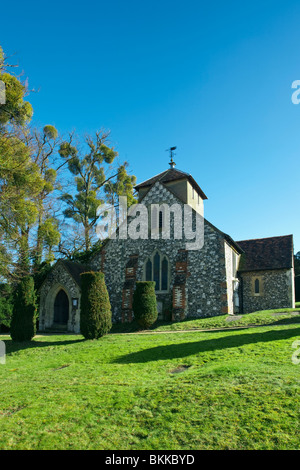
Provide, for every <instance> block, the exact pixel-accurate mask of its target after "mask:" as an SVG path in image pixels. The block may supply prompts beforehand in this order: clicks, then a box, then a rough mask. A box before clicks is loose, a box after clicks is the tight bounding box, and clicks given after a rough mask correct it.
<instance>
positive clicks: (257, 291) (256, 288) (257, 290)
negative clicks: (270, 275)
mask: <svg viewBox="0 0 300 470" xmlns="http://www.w3.org/2000/svg"><path fill="white" fill-rule="evenodd" d="M254 294H260V285H259V279H255V281H254Z"/></svg>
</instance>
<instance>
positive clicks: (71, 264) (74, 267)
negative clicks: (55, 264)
mask: <svg viewBox="0 0 300 470" xmlns="http://www.w3.org/2000/svg"><path fill="white" fill-rule="evenodd" d="M60 263H61V264H63V265H64V266H65V268H66V269H67V270H68V271H69V273H70V274H71V276H72V278H73V279H74V281H75V282H76V283H77V284H78V285H79V286H80V284H81V282H80V274H81V273H84V272H87V271H90V270H91V269H90V268H89V267H88V266H86V265H84V264H80V263H76V261H68V260H65V259H64V260H61V261H60Z"/></svg>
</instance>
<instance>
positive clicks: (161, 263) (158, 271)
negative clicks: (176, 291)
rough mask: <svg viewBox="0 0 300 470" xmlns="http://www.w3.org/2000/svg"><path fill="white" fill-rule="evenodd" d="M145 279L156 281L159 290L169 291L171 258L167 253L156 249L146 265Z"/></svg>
mask: <svg viewBox="0 0 300 470" xmlns="http://www.w3.org/2000/svg"><path fill="white" fill-rule="evenodd" d="M144 279H145V280H146V281H154V282H155V290H156V291H157V292H167V291H168V290H169V260H168V258H167V256H166V255H162V254H161V253H160V252H159V251H155V252H154V253H153V255H152V256H150V257H149V258H148V259H147V260H146V262H145V265H144Z"/></svg>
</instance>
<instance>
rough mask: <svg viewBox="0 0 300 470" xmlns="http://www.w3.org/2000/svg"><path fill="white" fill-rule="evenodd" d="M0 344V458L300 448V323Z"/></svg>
mask: <svg viewBox="0 0 300 470" xmlns="http://www.w3.org/2000/svg"><path fill="white" fill-rule="evenodd" d="M276 318H277V317H276ZM295 319H296V318H295ZM1 339H3V340H4V341H5V343H6V351H7V355H6V364H0V381H1V389H0V425H1V433H0V449H2V450H3V449H106V450H121V449H134V450H142V449H151V450H166V449H168V450H171V449H174V450H188V449H192V450H196V449H299V448H300V432H299V431H300V429H299V423H300V394H299V386H300V364H299V365H295V364H293V363H292V354H293V353H295V352H296V349H295V348H293V347H292V345H293V342H294V341H295V340H300V323H295V324H281V323H279V322H278V323H277V325H267V326H259V327H257V328H252V329H240V330H235V331H234V330H225V331H210V332H198V331H197V332H196V331H194V332H188V333H186V332H173V333H160V334H154V333H153V332H152V333H149V334H109V335H107V336H105V337H104V338H102V339H100V340H98V341H91V340H88V341H86V340H84V339H83V337H82V336H80V335H74V336H72V335H65V336H62V335H61V336H55V335H48V336H46V335H45V336H37V337H35V339H34V340H33V341H32V342H30V343H25V344H21V343H19V344H18V343H13V342H12V341H11V340H10V338H9V337H8V336H3V337H2V338H1ZM299 357H300V354H299Z"/></svg>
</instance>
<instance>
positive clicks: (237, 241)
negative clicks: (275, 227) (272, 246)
mask: <svg viewBox="0 0 300 470" xmlns="http://www.w3.org/2000/svg"><path fill="white" fill-rule="evenodd" d="M289 237H293V235H292V234H289V235H275V236H274V237H262V238H247V239H246V240H236V243H241V242H255V241H258V240H273V239H274V238H289Z"/></svg>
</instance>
